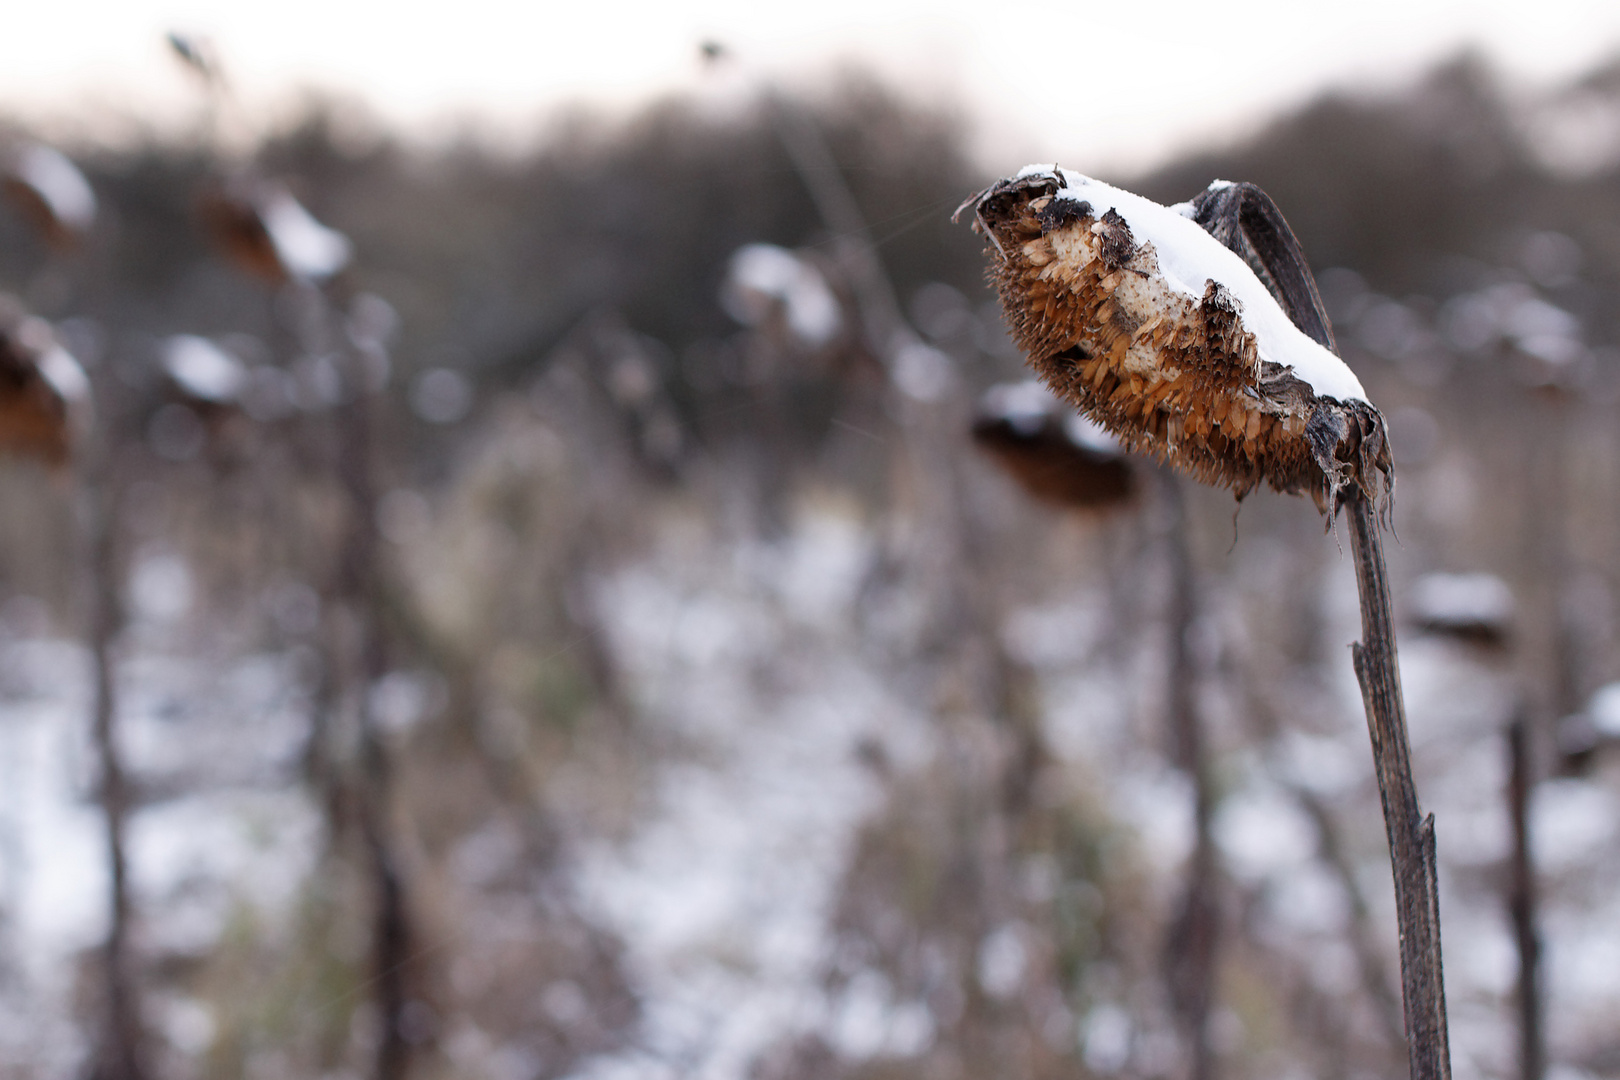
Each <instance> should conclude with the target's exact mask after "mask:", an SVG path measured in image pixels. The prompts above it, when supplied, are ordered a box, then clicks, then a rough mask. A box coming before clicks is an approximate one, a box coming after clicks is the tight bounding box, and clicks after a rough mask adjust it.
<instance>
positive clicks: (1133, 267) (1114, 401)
mask: <svg viewBox="0 0 1620 1080" xmlns="http://www.w3.org/2000/svg"><path fill="white" fill-rule="evenodd" d="M1226 186H1228V185H1217V186H1216V187H1214V188H1212V189H1211V190H1212V192H1216V193H1218V192H1219V191H1221V190H1222V189H1223V188H1225V187H1226ZM962 210H972V211H973V216H974V226H975V228H976V229H978V230H979V231H982V232H984V233H985V234H986V235H987V237H988V238H989V239H990V242H991V245H992V247H993V249H994V250H993V253H992V259H993V261H992V264H991V267H990V272H989V276H990V279H991V281H992V282H993V283H994V285H995V287H996V289H997V291H998V292H999V293H1000V296H1001V301H1002V307H1003V310H1004V311H1005V313H1006V317H1007V321H1008V324H1009V326H1010V328H1011V330H1012V333H1013V335H1014V337H1015V339H1016V340H1017V342H1018V344H1019V346H1020V347H1021V348H1022V349H1023V350H1024V352H1025V353H1026V354H1027V356H1028V359H1029V363H1030V365H1031V366H1032V367H1033V368H1034V369H1035V371H1036V373H1037V374H1038V375H1039V376H1040V377H1041V379H1042V380H1043V381H1044V382H1045V383H1046V384H1047V386H1048V387H1050V388H1051V389H1052V391H1053V392H1054V393H1056V394H1057V395H1058V396H1059V397H1061V398H1063V399H1065V400H1066V401H1068V402H1070V403H1071V404H1073V405H1074V406H1075V407H1076V408H1078V409H1080V410H1081V411H1082V412H1083V413H1085V414H1086V415H1087V416H1090V417H1092V418H1094V419H1095V420H1097V421H1098V422H1099V423H1101V424H1102V425H1103V426H1104V427H1106V428H1107V429H1108V430H1110V431H1112V432H1113V433H1114V434H1115V435H1117V436H1118V437H1119V439H1120V440H1121V442H1123V443H1124V444H1125V445H1126V446H1127V447H1128V448H1129V449H1132V450H1136V451H1141V452H1146V453H1151V454H1153V455H1155V456H1156V457H1158V458H1160V459H1161V460H1163V461H1165V462H1167V463H1168V464H1170V465H1172V466H1174V467H1177V468H1179V469H1182V470H1184V471H1186V472H1188V473H1191V474H1192V475H1194V476H1195V477H1197V478H1198V479H1200V480H1203V481H1205V482H1207V483H1214V484H1219V485H1221V486H1224V487H1227V488H1230V489H1231V490H1232V491H1233V492H1235V493H1236V494H1237V495H1238V496H1240V497H1241V496H1243V495H1245V494H1247V493H1248V492H1250V491H1252V490H1253V489H1254V488H1256V487H1257V486H1259V485H1260V483H1261V482H1265V483H1267V484H1270V485H1271V487H1273V488H1275V489H1276V490H1278V491H1282V492H1288V493H1303V494H1308V495H1310V496H1311V497H1312V498H1313V499H1314V500H1315V502H1316V504H1317V506H1318V508H1319V509H1321V510H1323V511H1324V512H1329V511H1336V510H1337V509H1338V507H1339V505H1340V504H1341V502H1342V501H1343V498H1344V496H1345V495H1346V494H1347V493H1348V492H1349V491H1350V490H1351V488H1352V486H1354V488H1356V489H1359V490H1360V491H1361V492H1362V493H1364V494H1365V495H1366V496H1367V497H1368V499H1369V500H1371V501H1372V502H1373V503H1374V504H1375V505H1379V506H1383V505H1385V504H1386V502H1387V498H1388V494H1389V492H1390V490H1391V487H1392V485H1393V473H1392V464H1391V458H1390V452H1389V445H1388V440H1387V436H1386V431H1385V425H1384V418H1383V416H1382V414H1380V413H1379V411H1378V410H1377V409H1376V408H1374V407H1373V406H1372V404H1371V403H1369V402H1368V401H1367V400H1366V397H1365V395H1364V393H1363V391H1362V389H1361V384H1360V383H1359V382H1358V381H1357V380H1356V378H1355V376H1354V375H1353V374H1352V373H1351V372H1350V370H1349V368H1347V367H1345V365H1344V363H1343V361H1341V360H1339V358H1338V357H1337V356H1335V355H1334V354H1333V353H1332V352H1330V351H1329V349H1328V348H1327V347H1326V343H1325V342H1324V343H1318V342H1317V341H1313V340H1312V339H1311V338H1310V337H1309V336H1307V334H1306V332H1305V331H1304V330H1302V329H1301V328H1300V326H1297V325H1295V322H1294V321H1293V320H1291V319H1290V318H1289V316H1288V315H1286V314H1284V312H1283V309H1282V308H1281V307H1279V306H1278V298H1276V297H1274V296H1273V294H1272V292H1271V291H1269V290H1268V284H1267V283H1265V282H1262V281H1261V280H1260V278H1258V277H1257V276H1256V275H1255V273H1254V271H1253V270H1252V269H1251V268H1250V266H1249V265H1248V264H1247V263H1246V262H1245V259H1244V258H1243V257H1240V256H1239V255H1238V254H1236V253H1234V252H1233V251H1231V250H1229V249H1228V248H1227V247H1226V246H1223V244H1222V242H1221V241H1220V240H1218V239H1217V238H1216V237H1215V236H1213V235H1211V233H1210V232H1207V231H1205V228H1206V227H1207V226H1208V224H1209V223H1207V222H1204V223H1200V222H1198V221H1195V220H1194V217H1195V216H1196V214H1197V207H1196V206H1195V204H1192V203H1188V204H1183V205H1182V206H1179V207H1164V206H1160V205H1159V204H1157V203H1153V202H1150V201H1149V200H1147V199H1143V198H1141V197H1140V196H1137V195H1132V194H1131V193H1129V192H1125V191H1121V190H1119V189H1117V188H1112V187H1109V186H1108V185H1106V184H1101V183H1098V182H1097V181H1094V180H1091V179H1090V178H1088V177H1084V176H1081V175H1079V174H1077V173H1073V172H1068V171H1066V170H1061V169H1057V168H1056V167H1044V166H1032V167H1030V168H1028V169H1025V170H1024V171H1023V172H1022V173H1020V174H1019V175H1018V176H1016V177H1013V178H1011V179H1007V180H1002V181H1000V182H998V183H996V184H993V185H992V186H990V187H989V188H987V189H985V190H984V191H981V192H979V193H978V194H977V195H974V196H973V197H972V198H970V199H968V200H967V202H965V203H964V204H963V205H962V207H961V209H960V210H958V214H960V213H961V212H962ZM1271 287H1274V285H1273V286H1271ZM1285 302H1287V301H1286V299H1285ZM1323 325H1324V327H1325V319H1324V320H1323ZM1328 341H1329V342H1330V341H1331V338H1328Z"/></svg>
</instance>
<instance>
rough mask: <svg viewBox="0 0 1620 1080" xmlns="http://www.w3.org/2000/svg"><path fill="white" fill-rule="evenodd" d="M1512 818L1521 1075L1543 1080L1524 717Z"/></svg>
mask: <svg viewBox="0 0 1620 1080" xmlns="http://www.w3.org/2000/svg"><path fill="white" fill-rule="evenodd" d="M1507 745H1508V790H1507V795H1508V817H1509V820H1510V821H1512V823H1513V857H1512V863H1511V867H1510V870H1509V874H1508V912H1509V914H1510V916H1511V917H1512V919H1513V937H1514V940H1515V942H1516V943H1517V945H1518V949H1519V987H1518V991H1519V992H1518V998H1519V1000H1518V1006H1519V1075H1520V1077H1521V1078H1522V1080H1541V1074H1542V1070H1543V1068H1544V1064H1545V1062H1546V1048H1545V1045H1544V1038H1545V1037H1544V1033H1543V1029H1542V1016H1541V991H1540V986H1539V983H1540V962H1541V941H1540V938H1539V936H1538V935H1537V933H1536V875H1535V865H1534V863H1533V861H1532V860H1531V852H1530V790H1531V787H1532V784H1533V776H1532V773H1531V749H1530V746H1531V744H1530V735H1529V727H1528V725H1527V724H1526V722H1525V720H1524V718H1523V717H1522V716H1520V717H1519V718H1517V719H1515V720H1514V721H1513V722H1512V723H1511V724H1509V725H1508V730H1507Z"/></svg>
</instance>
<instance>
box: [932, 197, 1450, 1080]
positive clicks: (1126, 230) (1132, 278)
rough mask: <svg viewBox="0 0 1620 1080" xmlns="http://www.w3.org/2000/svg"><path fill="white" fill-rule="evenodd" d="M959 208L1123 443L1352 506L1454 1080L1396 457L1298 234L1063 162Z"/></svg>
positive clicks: (1268, 220) (1051, 378)
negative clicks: (1407, 648) (1125, 185)
mask: <svg viewBox="0 0 1620 1080" xmlns="http://www.w3.org/2000/svg"><path fill="white" fill-rule="evenodd" d="M969 209H971V210H972V211H973V219H974V225H975V227H976V228H978V229H979V230H980V231H982V232H983V233H984V234H985V235H986V237H987V238H988V239H989V241H990V243H991V246H992V248H993V250H994V261H993V262H992V267H991V276H992V278H993V280H994V281H995V283H996V286H997V288H998V290H999V292H1000V294H1001V299H1002V305H1003V308H1004V310H1005V312H1006V315H1007V318H1008V322H1009V323H1010V325H1011V327H1012V330H1013V333H1014V336H1015V337H1016V339H1017V340H1018V343H1019V345H1020V346H1021V347H1022V348H1023V349H1024V351H1025V353H1026V355H1027V356H1028V358H1029V362H1030V364H1031V366H1032V367H1034V368H1035V369H1036V371H1037V373H1038V374H1039V375H1040V376H1041V377H1042V378H1043V379H1044V380H1045V381H1046V382H1047V384H1048V386H1050V387H1051V388H1052V390H1053V391H1054V392H1055V393H1057V394H1058V395H1060V396H1061V397H1064V398H1066V399H1067V400H1068V401H1069V402H1070V403H1071V404H1073V405H1074V406H1075V407H1077V408H1079V409H1080V410H1081V411H1083V412H1085V413H1086V414H1088V415H1090V416H1091V417H1093V418H1094V419H1096V420H1098V421H1099V422H1101V423H1102V424H1104V425H1105V426H1106V427H1108V428H1109V429H1110V430H1112V431H1113V432H1114V433H1115V434H1116V435H1117V436H1119V438H1120V439H1121V440H1122V441H1123V442H1124V443H1125V444H1126V445H1127V446H1129V447H1131V448H1133V449H1136V450H1139V451H1142V452H1145V453H1150V454H1153V455H1155V456H1157V457H1158V458H1160V459H1161V460H1163V461H1166V462H1167V463H1169V464H1171V465H1172V466H1174V467H1176V468H1178V469H1181V470H1183V471H1185V472H1188V473H1191V474H1192V475H1194V476H1196V477H1198V478H1199V479H1201V480H1204V481H1206V482H1209V483H1213V484H1216V485H1218V486H1222V487H1226V488H1228V489H1230V490H1231V491H1233V492H1234V493H1235V494H1237V495H1238V496H1239V497H1241V496H1243V495H1245V494H1247V493H1248V492H1249V491H1252V490H1254V489H1255V488H1256V487H1258V486H1260V485H1261V484H1266V485H1269V486H1270V487H1272V488H1274V489H1275V490H1277V491H1281V492H1285V493H1291V494H1308V495H1310V496H1311V497H1312V498H1313V499H1314V500H1315V502H1316V504H1317V506H1318V507H1319V508H1320V509H1321V510H1322V511H1323V512H1324V513H1325V514H1326V515H1328V516H1329V518H1330V519H1331V518H1333V517H1335V516H1337V514H1338V512H1339V511H1340V510H1341V509H1342V510H1344V511H1345V517H1346V520H1347V522H1348V524H1349V527H1350V534H1351V546H1352V549H1353V551H1354V556H1355V565H1356V581H1357V585H1358V587H1359V590H1360V596H1361V612H1362V639H1363V640H1362V641H1361V642H1360V643H1357V644H1356V645H1355V646H1353V650H1354V651H1353V656H1354V663H1355V669H1356V676H1357V679H1358V680H1359V682H1360V684H1361V691H1362V697H1363V700H1364V702H1365V704H1366V709H1367V725H1368V731H1369V734H1370V735H1371V739H1372V748H1373V760H1374V766H1375V770H1376V773H1377V777H1378V786H1379V791H1380V794H1381V796H1382V800H1383V808H1384V822H1385V828H1386V831H1387V833H1388V837H1389V846H1390V859H1391V863H1392V867H1393V871H1394V878H1395V895H1396V913H1397V917H1398V921H1399V929H1400V949H1401V984H1402V993H1403V1000H1404V1007H1405V1020H1406V1034H1407V1051H1408V1056H1409V1060H1410V1064H1411V1075H1412V1077H1413V1080H1449V1078H1450V1075H1451V1057H1450V1048H1449V1043H1448V1036H1447V1030H1446V1006H1445V986H1444V980H1443V971H1442V966H1441V954H1440V912H1439V898H1438V883H1437V880H1436V872H1435V853H1434V820H1433V818H1432V817H1429V818H1424V817H1423V816H1422V815H1421V813H1420V811H1419V808H1418V799H1417V788H1416V785H1415V783H1414V781H1413V778H1412V764H1411V746H1410V741H1409V739H1408V737H1407V731H1406V715H1405V708H1404V705H1403V703H1402V699H1401V687H1400V674H1399V670H1398V668H1397V665H1396V656H1395V629H1394V619H1393V615H1392V605H1391V602H1390V590H1389V577H1388V571H1387V569H1386V567H1385V564H1384V552H1383V539H1382V532H1381V528H1382V526H1383V524H1384V518H1385V515H1386V514H1387V507H1388V498H1389V495H1390V492H1391V490H1392V486H1393V482H1394V481H1393V464H1392V459H1391V456H1390V452H1389V445H1388V439H1387V434H1386V429H1385V424H1384V419H1383V415H1382V414H1381V413H1380V412H1379V411H1378V410H1377V409H1376V408H1375V407H1374V406H1373V405H1372V404H1371V402H1369V401H1368V400H1367V398H1366V395H1365V391H1363V389H1362V387H1361V384H1360V382H1359V381H1358V380H1357V379H1356V377H1355V375H1354V374H1353V373H1352V372H1351V371H1350V370H1349V368H1348V367H1346V366H1345V365H1344V363H1343V361H1342V360H1340V359H1339V358H1338V356H1337V349H1336V347H1335V344H1334V341H1333V334H1332V329H1331V326H1330V323H1329V321H1328V318H1327V314H1326V311H1325V309H1324V308H1323V306H1322V302H1321V297H1320V295H1319V294H1318V292H1317V289H1316V283H1315V279H1314V278H1313V277H1312V275H1311V272H1310V267H1309V265H1308V264H1307V263H1306V261H1305V258H1304V254H1303V253H1302V252H1301V250H1300V248H1299V243H1298V241H1297V240H1296V239H1295V237H1294V234H1293V232H1292V230H1290V229H1289V227H1288V224H1287V222H1286V221H1285V220H1284V219H1283V217H1282V214H1281V212H1280V211H1279V210H1278V209H1277V207H1276V205H1275V204H1274V203H1273V202H1272V201H1271V200H1270V199H1269V198H1268V197H1267V196H1266V195H1265V193H1264V192H1262V191H1260V189H1259V188H1256V187H1254V186H1253V185H1250V184H1230V183H1224V182H1218V183H1216V184H1212V185H1211V186H1210V187H1209V188H1208V189H1207V190H1206V191H1204V192H1202V193H1200V194H1199V195H1198V196H1197V197H1196V198H1195V199H1194V200H1192V201H1191V202H1189V203H1185V204H1182V205H1181V206H1179V207H1175V208H1170V207H1163V206H1159V205H1158V204H1156V203H1152V202H1150V201H1148V200H1146V199H1142V198H1141V197H1140V196H1136V195H1132V194H1131V193H1129V192H1124V191H1120V190H1119V189H1117V188H1113V187H1110V186H1109V185H1106V184H1101V183H1098V182H1097V181H1094V180H1092V179H1090V178H1089V177H1085V176H1081V175H1080V174H1078V173H1071V172H1068V171H1066V170H1062V169H1058V168H1056V167H1055V166H1053V167H1047V166H1031V167H1030V168H1028V169H1025V170H1024V171H1023V172H1021V173H1019V174H1018V175H1017V176H1015V177H1012V178H1010V179H1007V180H1002V181H1000V182H998V183H996V184H993V185H991V186H990V187H988V188H986V189H985V190H983V191H981V192H979V193H978V194H976V195H974V196H972V197H971V198H969V199H968V200H967V201H966V202H965V203H963V205H962V207H961V209H960V210H959V211H958V213H961V212H963V211H966V210H969ZM1234 255H1235V256H1236V258H1233V256H1234Z"/></svg>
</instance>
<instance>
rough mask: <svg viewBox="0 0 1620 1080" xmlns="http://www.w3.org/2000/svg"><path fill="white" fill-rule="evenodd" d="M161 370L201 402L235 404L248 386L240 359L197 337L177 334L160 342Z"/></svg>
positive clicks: (203, 338)
mask: <svg viewBox="0 0 1620 1080" xmlns="http://www.w3.org/2000/svg"><path fill="white" fill-rule="evenodd" d="M163 369H164V370H165V371H167V372H168V373H169V377H170V378H171V379H173V380H174V381H175V383H176V384H178V385H179V387H180V389H182V390H184V391H185V392H186V393H188V394H190V395H191V396H192V397H194V398H197V399H199V400H201V401H212V402H216V403H219V404H224V403H226V402H231V401H235V400H236V398H237V395H239V394H240V393H241V392H242V387H243V386H244V385H246V383H247V370H246V369H245V368H244V367H243V366H242V362H241V361H240V360H238V359H237V358H236V357H234V356H232V355H231V354H230V353H228V352H226V351H225V350H224V349H221V348H220V347H219V346H218V345H215V344H214V343H213V342H212V341H209V340H208V339H207V338H205V337H199V336H197V335H196V334H176V335H174V336H173V337H171V338H169V339H168V340H167V341H165V342H164V343H163Z"/></svg>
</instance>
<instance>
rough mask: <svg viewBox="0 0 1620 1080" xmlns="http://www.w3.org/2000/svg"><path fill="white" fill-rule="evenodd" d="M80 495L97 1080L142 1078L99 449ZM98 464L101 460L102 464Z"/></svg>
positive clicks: (113, 542) (107, 523)
mask: <svg viewBox="0 0 1620 1080" xmlns="http://www.w3.org/2000/svg"><path fill="white" fill-rule="evenodd" d="M88 453H89V454H90V455H91V459H92V465H91V467H90V468H88V469H86V471H85V475H84V477H83V480H82V490H81V492H80V498H81V500H82V503H81V513H82V515H83V516H82V518H81V528H83V530H84V541H85V543H84V548H85V562H86V566H85V569H86V575H85V576H86V579H87V583H88V585H89V590H90V597H89V600H90V625H89V646H90V663H91V667H92V679H93V683H94V688H93V693H94V698H93V706H92V710H93V711H92V715H91V738H92V741H93V742H94V744H95V748H96V759H97V761H96V764H97V772H98V776H97V797H98V799H99V800H100V803H101V810H102V815H103V817H104V819H105V821H106V826H107V869H108V879H109V880H108V885H109V891H108V907H109V908H110V911H109V913H108V927H107V943H106V945H105V953H104V955H103V957H102V962H103V965H104V967H103V986H102V994H103V1001H104V1004H103V1009H104V1013H103V1018H102V1024H103V1027H102V1030H101V1032H100V1033H99V1039H100V1043H99V1045H98V1046H97V1047H96V1051H95V1064H94V1066H93V1069H92V1072H91V1074H90V1076H91V1078H92V1080H144V1078H145V1077H147V1076H149V1075H151V1074H150V1071H149V1070H148V1069H147V1067H146V1054H145V1050H146V1047H145V1024H144V1022H143V1019H142V1016H141V1000H140V981H139V979H138V978H137V976H136V973H135V971H134V970H133V965H134V957H133V956H132V955H131V949H130V940H129V933H130V923H131V910H132V903H131V898H130V883H129V856H128V850H127V845H126V833H127V830H128V822H129V812H130V803H131V792H130V785H129V777H128V775H127V774H126V773H125V771H124V763H123V758H122V756H121V755H120V753H119V749H118V731H117V727H118V685H117V671H116V668H115V664H116V658H115V657H114V655H113V649H114V642H115V640H116V638H117V636H118V631H119V629H120V628H121V627H122V625H123V611H122V604H121V603H120V597H119V593H120V584H121V575H120V574H119V568H118V502H119V500H118V493H117V492H116V491H115V490H114V484H115V482H116V481H115V478H114V477H113V476H112V471H113V470H112V467H111V465H110V463H109V462H107V461H106V460H105V453H104V452H103V451H102V448H101V447H99V446H96V447H91V448H90V449H89V450H88ZM97 459H100V460H97Z"/></svg>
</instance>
